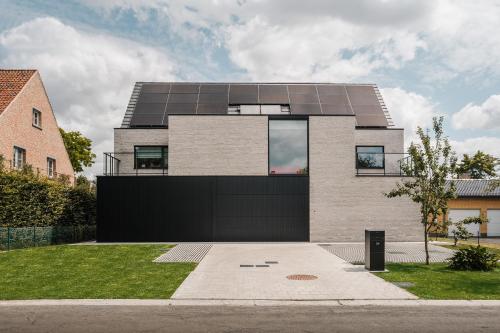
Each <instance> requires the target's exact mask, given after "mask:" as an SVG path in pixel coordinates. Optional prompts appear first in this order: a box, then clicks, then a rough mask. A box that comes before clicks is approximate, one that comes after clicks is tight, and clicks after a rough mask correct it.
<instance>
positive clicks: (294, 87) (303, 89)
mask: <svg viewBox="0 0 500 333" xmlns="http://www.w3.org/2000/svg"><path fill="white" fill-rule="evenodd" d="M288 91H289V92H290V94H309V95H314V94H316V87H315V86H314V85H311V84H308V85H306V84H291V85H288Z"/></svg>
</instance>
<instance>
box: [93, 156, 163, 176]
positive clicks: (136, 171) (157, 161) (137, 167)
mask: <svg viewBox="0 0 500 333" xmlns="http://www.w3.org/2000/svg"><path fill="white" fill-rule="evenodd" d="M103 155H104V158H103V162H104V163H103V175H104V176H147V175H149V176H167V175H168V165H167V164H166V162H164V161H166V158H163V157H157V156H146V157H145V156H144V154H143V155H142V158H139V157H137V154H136V153H134V152H107V153H104V154H103ZM145 162H147V164H146V163H145Z"/></svg>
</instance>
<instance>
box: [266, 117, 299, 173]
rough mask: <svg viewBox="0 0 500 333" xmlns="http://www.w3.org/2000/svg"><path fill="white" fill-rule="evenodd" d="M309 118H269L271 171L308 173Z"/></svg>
mask: <svg viewBox="0 0 500 333" xmlns="http://www.w3.org/2000/svg"><path fill="white" fill-rule="evenodd" d="M307 145H308V143H307V120H269V173H270V174H307V173H308V170H307V168H308V161H307Z"/></svg>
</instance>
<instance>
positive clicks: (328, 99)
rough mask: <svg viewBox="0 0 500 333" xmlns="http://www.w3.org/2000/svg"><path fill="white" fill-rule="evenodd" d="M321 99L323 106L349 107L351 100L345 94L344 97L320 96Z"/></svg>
mask: <svg viewBox="0 0 500 333" xmlns="http://www.w3.org/2000/svg"><path fill="white" fill-rule="evenodd" d="M319 99H320V100H321V103H322V104H332V105H349V99H347V95H346V94H345V93H344V94H343V95H323V96H321V95H320V96H319Z"/></svg>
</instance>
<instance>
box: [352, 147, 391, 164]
mask: <svg viewBox="0 0 500 333" xmlns="http://www.w3.org/2000/svg"><path fill="white" fill-rule="evenodd" d="M384 167H385V156H384V147H383V146H357V147H356V168H358V169H383V168H384Z"/></svg>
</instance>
